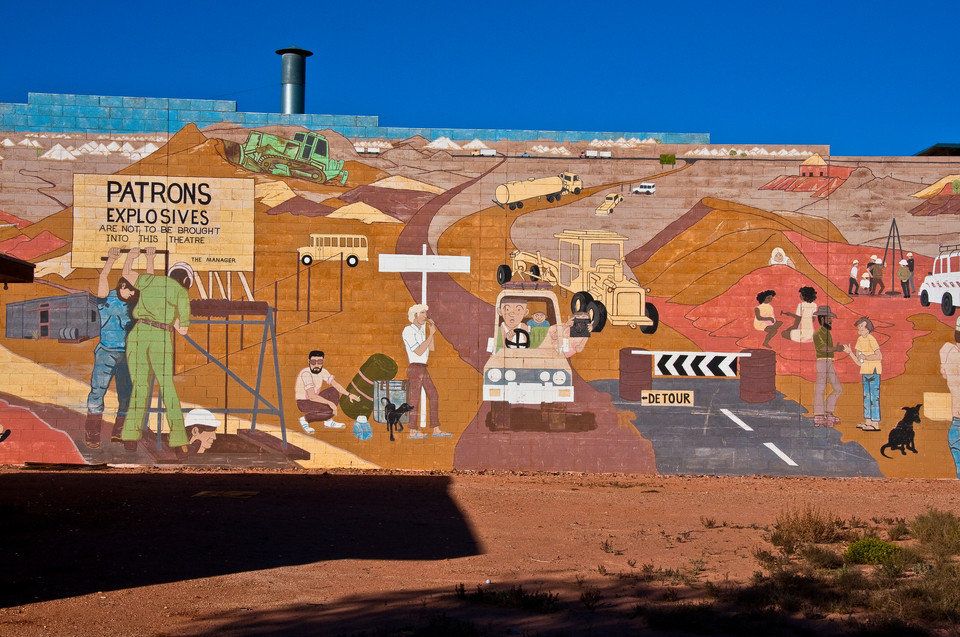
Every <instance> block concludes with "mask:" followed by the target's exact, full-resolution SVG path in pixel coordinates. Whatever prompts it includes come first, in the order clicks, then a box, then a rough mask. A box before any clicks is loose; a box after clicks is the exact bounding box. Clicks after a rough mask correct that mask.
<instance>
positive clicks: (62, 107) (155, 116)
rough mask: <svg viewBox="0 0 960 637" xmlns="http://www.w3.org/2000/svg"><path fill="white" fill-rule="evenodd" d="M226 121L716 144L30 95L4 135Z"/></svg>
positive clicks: (369, 131) (6, 123) (373, 131)
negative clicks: (423, 125) (384, 123)
mask: <svg viewBox="0 0 960 637" xmlns="http://www.w3.org/2000/svg"><path fill="white" fill-rule="evenodd" d="M220 122H231V123H234V124H239V125H241V126H246V127H255V126H303V127H304V128H307V129H310V130H324V129H332V130H335V131H337V132H338V133H340V134H341V135H343V136H344V137H348V138H351V139H406V138H408V137H413V136H415V135H421V136H423V137H426V138H427V139H431V140H432V139H436V138H437V137H441V136H444V137H449V138H451V139H483V140H489V141H525V140H534V139H550V140H556V141H558V142H576V141H589V140H591V139H594V138H603V139H617V138H619V137H624V138H626V139H629V138H631V137H635V138H637V139H646V138H649V137H652V138H656V139H661V140H663V143H667V144H708V143H710V136H709V135H708V134H704V133H667V132H646V133H642V132H628V131H545V130H512V129H458V128H409V127H402V126H386V127H381V126H380V125H379V120H378V118H377V117H376V116H368V115H320V114H310V113H308V114H303V115H283V114H280V113H243V112H237V103H236V102H235V101H231V100H199V99H176V98H154V97H117V96H105V95H64V94H59V93H30V94H28V96H27V103H26V104H0V130H7V131H29V132H43V133H53V132H61V133H90V134H96V133H118V134H121V133H122V134H128V133H157V132H167V133H174V132H176V131H178V130H180V129H181V128H183V127H184V125H186V124H190V123H192V124H195V125H196V126H197V127H198V128H203V127H204V126H209V125H211V124H217V123H220Z"/></svg>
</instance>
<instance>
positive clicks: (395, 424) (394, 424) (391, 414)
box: [380, 398, 413, 442]
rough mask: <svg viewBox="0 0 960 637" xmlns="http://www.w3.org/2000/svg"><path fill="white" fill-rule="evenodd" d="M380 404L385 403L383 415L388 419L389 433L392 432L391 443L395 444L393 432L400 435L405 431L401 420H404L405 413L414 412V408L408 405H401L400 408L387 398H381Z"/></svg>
mask: <svg viewBox="0 0 960 637" xmlns="http://www.w3.org/2000/svg"><path fill="white" fill-rule="evenodd" d="M380 402H382V403H383V413H384V415H385V416H386V417H387V431H389V432H390V442H394V440H395V439H394V437H393V432H394V431H396V432H397V433H400V432H401V431H403V423H402V422H400V419H401V418H403V415H404V414H405V413H407V412H408V411H412V410H413V407H411V406H410V405H408V404H407V403H401V404H400V406H399V407H398V406H396V405H394V404H393V403H392V402H390V401H389V400H388V399H387V398H381V399H380Z"/></svg>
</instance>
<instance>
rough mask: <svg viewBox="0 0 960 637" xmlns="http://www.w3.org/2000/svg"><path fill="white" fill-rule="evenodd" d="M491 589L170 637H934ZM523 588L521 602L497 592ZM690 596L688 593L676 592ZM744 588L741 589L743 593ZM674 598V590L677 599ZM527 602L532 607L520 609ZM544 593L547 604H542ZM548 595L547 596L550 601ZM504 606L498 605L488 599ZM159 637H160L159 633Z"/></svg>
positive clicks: (665, 599) (743, 605)
mask: <svg viewBox="0 0 960 637" xmlns="http://www.w3.org/2000/svg"><path fill="white" fill-rule="evenodd" d="M556 584H557V585H558V586H559V588H551V584H549V583H544V582H523V583H510V584H508V583H499V584H495V585H493V586H491V587H487V593H486V594H485V595H484V596H483V600H482V601H481V600H480V599H478V597H479V596H478V595H476V593H474V592H473V591H475V590H476V588H474V589H472V590H471V589H470V588H469V587H468V588H466V591H465V594H464V592H463V591H461V594H459V595H458V594H455V592H454V591H453V590H448V591H441V590H436V589H433V590H408V591H398V592H392V593H389V594H385V595H380V596H377V597H376V598H370V597H360V596H347V597H345V598H343V599H340V600H337V601H336V602H333V603H329V604H319V603H318V604H298V605H291V606H286V607H282V608H276V609H271V610H263V611H260V610H256V609H240V610H231V611H228V612H223V613H218V614H212V615H207V616H192V617H190V618H189V619H188V620H186V622H185V623H184V624H183V625H180V626H172V625H171V626H170V627H168V628H169V629H171V630H173V632H170V633H169V634H177V635H181V636H183V637H214V636H216V637H253V636H261V635H270V636H271V637H302V636H304V635H332V636H343V637H401V636H402V637H479V636H491V637H493V636H499V635H530V636H534V635H540V636H555V637H596V636H601V635H602V636H603V637H627V636H636V635H651V636H653V635H659V636H666V635H669V636H670V637H681V636H696V635H714V636H724V635H729V636H734V635H736V636H738V637H740V636H749V637H769V636H770V635H776V636H778V637H812V636H814V635H815V636H817V637H841V636H843V637H846V636H853V635H856V636H857V637H925V636H928V635H932V634H934V633H933V632H928V631H927V630H925V629H923V628H918V627H912V626H908V625H905V624H903V623H901V622H897V621H891V620H879V621H878V620H876V619H871V618H866V617H861V618H859V619H856V620H855V619H852V618H850V617H839V616H835V617H833V618H831V619H827V618H826V617H824V616H822V615H820V616H812V617H802V616H800V614H799V613H795V612H794V613H787V612H783V611H777V610H770V609H768V608H762V607H759V606H755V605H752V604H749V603H748V602H745V600H743V599H740V600H738V601H737V602H734V603H730V602H725V601H718V600H703V599H700V600H699V601H698V602H696V603H693V602H692V600H690V599H683V598H682V597H681V598H680V599H677V598H676V597H674V594H676V592H677V590H678V589H676V588H673V587H666V588H664V587H663V586H657V585H654V584H649V583H644V584H625V583H624V582H622V581H618V580H607V581H606V583H603V582H596V581H595V582H593V583H581V584H580V585H579V586H573V585H571V584H572V583H571V582H566V583H563V582H558V583H556ZM517 590H522V591H523V595H522V596H520V597H518V596H515V595H498V592H499V593H508V592H510V591H517ZM685 592H686V593H690V592H691V591H690V589H686V590H685ZM751 594H753V591H752V589H751V588H750V587H746V588H745V589H744V590H743V592H742V595H746V596H750V595H751ZM681 595H682V593H681ZM537 596H539V598H538V599H533V600H532V601H531V604H532V606H531V607H523V608H521V607H520V606H521V605H522V604H523V603H524V601H530V600H531V598H534V597H537ZM544 596H549V597H551V599H555V601H554V602H552V603H545V602H544V601H543V597H544ZM553 596H556V597H555V598H554V597H553ZM491 601H492V602H506V603H505V604H500V603H490V602H491ZM164 634H167V633H164Z"/></svg>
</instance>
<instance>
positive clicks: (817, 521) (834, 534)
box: [770, 507, 843, 555]
mask: <svg viewBox="0 0 960 637" xmlns="http://www.w3.org/2000/svg"><path fill="white" fill-rule="evenodd" d="M842 527H843V524H842V522H841V521H840V519H839V518H838V517H836V516H835V515H833V514H832V513H825V512H823V511H821V510H820V509H817V508H815V507H807V508H805V509H801V510H799V511H787V512H784V513H782V514H781V515H780V516H778V517H777V521H776V524H774V527H773V532H772V533H771V534H770V543H771V544H773V545H774V546H777V547H779V548H780V550H782V551H783V552H784V553H785V554H786V555H791V554H793V553H794V552H796V550H797V549H798V548H799V547H800V546H801V545H803V544H830V543H831V542H837V541H839V540H841V539H842V534H841V529H842Z"/></svg>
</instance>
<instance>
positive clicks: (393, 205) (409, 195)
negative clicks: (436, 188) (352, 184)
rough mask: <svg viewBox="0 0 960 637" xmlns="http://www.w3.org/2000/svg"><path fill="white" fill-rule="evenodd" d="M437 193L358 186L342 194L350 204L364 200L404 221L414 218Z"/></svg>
mask: <svg viewBox="0 0 960 637" xmlns="http://www.w3.org/2000/svg"><path fill="white" fill-rule="evenodd" d="M435 196H436V195H434V194H433V193H430V192H424V191H422V190H398V189H396V188H375V187H373V186H358V187H357V188H354V189H353V190H351V191H349V192H345V193H343V194H342V195H340V199H342V200H343V201H345V202H347V203H348V204H352V203H356V202H362V203H365V204H368V205H370V206H372V207H373V208H376V209H377V210H380V211H382V212H384V213H385V214H388V215H390V216H391V217H394V218H396V219H399V220H401V221H403V222H407V221H409V220H410V219H412V218H413V215H415V214H416V213H417V210H420V208H421V206H423V204H425V203H427V202H428V201H430V200H431V199H433V198H434V197H435Z"/></svg>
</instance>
